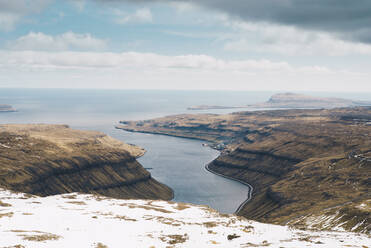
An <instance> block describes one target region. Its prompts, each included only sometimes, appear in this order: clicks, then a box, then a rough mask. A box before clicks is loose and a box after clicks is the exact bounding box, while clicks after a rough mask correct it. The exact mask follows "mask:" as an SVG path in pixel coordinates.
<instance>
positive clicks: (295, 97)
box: [187, 93, 371, 110]
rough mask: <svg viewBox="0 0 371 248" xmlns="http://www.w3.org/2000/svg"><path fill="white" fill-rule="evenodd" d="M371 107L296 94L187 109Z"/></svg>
mask: <svg viewBox="0 0 371 248" xmlns="http://www.w3.org/2000/svg"><path fill="white" fill-rule="evenodd" d="M359 106H371V102H370V101H354V100H349V99H343V98H335V97H314V96H309V95H303V94H295V93H279V94H275V95H273V96H271V97H270V98H269V100H268V101H266V102H263V103H256V104H250V105H245V106H218V105H215V106H214V105H199V106H192V107H189V108H187V110H210V109H234V108H239V109H244V108H246V109H277V108H282V109H293V108H298V109H321V108H325V109H331V108H345V107H359Z"/></svg>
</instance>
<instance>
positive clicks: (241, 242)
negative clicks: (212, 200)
mask: <svg viewBox="0 0 371 248" xmlns="http://www.w3.org/2000/svg"><path fill="white" fill-rule="evenodd" d="M234 234H235V235H236V236H235V237H236V238H234V239H232V240H228V235H234ZM238 236H239V237H238ZM231 237H233V236H230V238H231ZM98 244H99V245H100V246H99V245H98ZM15 245H23V246H25V247H31V248H32V247H37V248H39V247H48V248H49V247H50V248H53V247H110V248H111V247H261V246H267V247H362V246H366V247H370V246H371V240H370V236H367V235H364V234H356V233H349V232H311V231H301V230H295V229H291V228H288V227H286V226H278V225H271V224H263V223H259V222H255V221H250V220H246V219H244V218H241V217H238V216H235V215H223V214H219V213H218V212H216V211H215V210H213V209H211V208H209V207H207V206H198V205H192V204H183V203H175V202H166V201H150V200H118V199H112V198H106V197H101V196H94V195H87V194H77V193H73V194H66V195H57V196H50V197H44V198H42V197H36V196H31V195H28V194H20V193H13V192H10V191H7V190H2V189H0V247H11V246H15Z"/></svg>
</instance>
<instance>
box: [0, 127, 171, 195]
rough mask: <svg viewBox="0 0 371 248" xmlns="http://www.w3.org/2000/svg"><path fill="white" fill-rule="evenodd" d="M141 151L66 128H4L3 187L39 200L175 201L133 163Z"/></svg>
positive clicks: (0, 140) (0, 131) (0, 150)
mask: <svg viewBox="0 0 371 248" xmlns="http://www.w3.org/2000/svg"><path fill="white" fill-rule="evenodd" d="M143 153H144V151H143V149H141V148H138V147H135V146H131V145H127V144H124V143H122V142H120V141H118V140H115V139H113V138H111V137H109V136H107V135H105V134H103V133H100V132H92V131H78V130H73V129H70V128H68V126H65V125H41V124H37V125H1V126H0V186H1V187H3V188H7V189H11V190H15V191H20V192H26V193H31V194H35V195H39V196H48V195H55V194H63V193H71V192H84V193H99V194H102V195H106V196H111V197H116V198H144V199H171V198H172V191H171V189H170V188H168V187H167V186H165V185H163V184H161V183H159V182H157V181H156V180H154V179H153V178H151V174H150V173H149V172H148V171H146V170H145V169H144V168H143V167H142V166H141V165H140V164H139V163H138V162H137V161H136V159H135V157H137V156H140V155H142V154H143Z"/></svg>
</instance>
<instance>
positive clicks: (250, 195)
mask: <svg viewBox="0 0 371 248" xmlns="http://www.w3.org/2000/svg"><path fill="white" fill-rule="evenodd" d="M115 128H116V129H121V130H124V131H126V132H131V133H144V134H153V135H164V136H170V137H176V138H182V139H191V140H198V141H204V142H210V143H212V145H209V147H210V148H212V149H214V150H216V151H222V150H224V149H221V150H218V149H216V148H215V147H214V145H215V143H214V142H211V141H208V140H205V139H200V138H192V137H184V136H178V135H170V134H164V133H156V132H150V131H134V130H128V129H125V128H123V127H119V126H115ZM143 155H144V154H143ZM219 156H220V155H219ZM219 156H218V157H219ZM218 157H217V158H218ZM217 158H215V159H217ZM215 159H214V160H215ZM214 160H213V161H214ZM210 163H212V161H211V162H210ZM210 163H207V164H206V165H205V166H204V168H205V169H206V170H207V171H208V172H210V173H212V174H214V175H217V176H220V177H224V178H227V179H229V180H232V181H235V182H239V183H241V184H243V185H245V186H247V187H248V189H249V192H248V194H247V199H246V200H244V201H243V202H242V203H240V205H239V206H238V207H237V209H236V211H235V212H234V214H238V212H239V211H240V210H241V209H242V208H243V207H244V206H245V205H246V204H247V203H248V202H249V201H250V200H251V199H252V193H253V191H254V187H253V186H252V185H251V184H249V183H247V182H244V181H242V180H240V179H237V178H233V177H230V176H226V175H223V174H220V173H218V172H216V171H213V170H211V169H210V168H209V164H210ZM168 187H169V186H168ZM169 188H170V189H171V187H169ZM171 190H172V191H173V199H174V190H173V189H171Z"/></svg>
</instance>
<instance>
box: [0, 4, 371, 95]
mask: <svg viewBox="0 0 371 248" xmlns="http://www.w3.org/2000/svg"><path fill="white" fill-rule="evenodd" d="M370 68H371V1H369V0H354V1H350V0H311V1H307V0H198V1H194V0H172V1H170V0H64V1H62V0H32V1H31V0H12V1H9V0H0V87H12V88H18V87H27V88H28V87H29V88H114V89H115V88H117V89H177V90H183V89H184V90H237V91H238V90H272V91H346V92H348V91H351V92H371V80H370V79H371V70H370Z"/></svg>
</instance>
